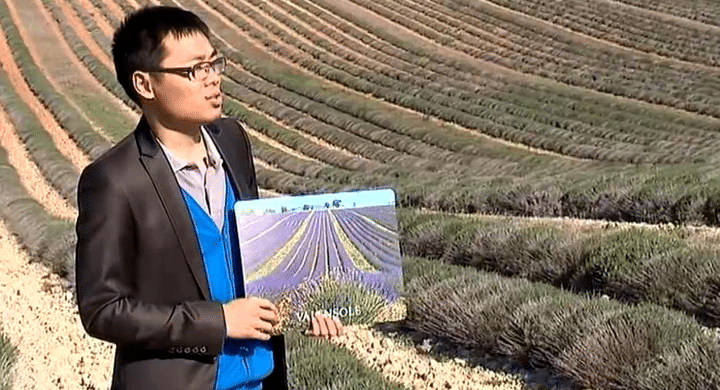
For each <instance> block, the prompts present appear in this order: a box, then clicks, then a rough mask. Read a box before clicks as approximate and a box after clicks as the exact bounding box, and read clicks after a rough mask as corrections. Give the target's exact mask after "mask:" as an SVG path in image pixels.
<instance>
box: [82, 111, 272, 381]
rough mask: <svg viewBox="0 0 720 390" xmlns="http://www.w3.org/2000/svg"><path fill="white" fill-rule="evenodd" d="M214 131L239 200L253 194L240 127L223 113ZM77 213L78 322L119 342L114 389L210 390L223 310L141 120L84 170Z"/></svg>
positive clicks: (249, 163) (252, 170)
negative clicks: (211, 290) (214, 297)
mask: <svg viewBox="0 0 720 390" xmlns="http://www.w3.org/2000/svg"><path fill="white" fill-rule="evenodd" d="M208 128H209V130H210V131H209V132H208V133H209V134H210V137H211V138H212V139H213V141H214V142H215V144H216V146H217V148H218V150H219V151H220V153H221V155H222V158H223V160H224V164H225V170H226V172H228V174H229V175H230V179H231V180H230V181H231V183H232V185H234V186H235V189H236V190H237V191H238V194H239V196H240V198H241V199H256V198H257V197H258V191H257V184H256V181H255V168H254V165H253V160H252V154H251V149H250V142H249V140H248V137H247V134H246V133H245V131H244V129H243V128H242V126H240V124H239V123H238V122H237V121H236V120H234V119H230V118H223V119H218V120H216V121H214V122H212V123H211V124H210V125H209V126H208ZM78 211H79V215H78V219H77V224H76V232H77V247H76V288H77V300H78V306H79V312H80V318H81V320H82V324H83V326H84V327H85V330H86V331H87V332H88V334H89V335H91V336H93V337H96V338H99V339H102V340H106V341H109V342H112V343H115V344H116V345H117V348H116V353H115V361H114V367H113V376H112V378H113V379H112V381H113V383H112V389H113V390H119V389H129V390H130V389H132V390H153V389H162V390H173V389H178V390H180V389H183V390H185V389H198V390H200V389H203V390H211V389H212V388H213V384H214V382H215V371H216V365H217V357H216V356H217V355H218V354H219V353H220V351H221V350H222V346H223V342H224V339H225V319H224V317H223V311H222V306H221V304H220V303H219V302H212V301H210V294H209V291H208V285H207V282H206V276H205V271H204V267H203V260H202V257H201V254H200V251H199V249H198V245H197V240H196V238H195V232H194V229H193V226H192V221H191V219H190V215H189V213H188V211H187V208H186V206H185V203H184V200H183V198H182V194H181V192H180V188H179V185H178V183H177V180H176V179H175V176H174V175H173V173H172V170H171V168H170V165H169V163H168V161H167V159H166V158H165V155H164V154H163V153H162V150H161V149H160V147H159V145H158V144H157V141H156V140H155V138H154V136H153V134H152V131H151V130H150V127H149V125H148V123H147V121H146V120H145V118H144V117H143V118H141V119H140V122H139V123H138V126H137V128H136V129H135V131H134V132H132V133H131V134H129V135H128V136H127V137H125V138H123V139H122V140H121V141H120V142H118V144H117V145H115V146H114V147H113V148H111V149H110V150H108V151H107V152H106V153H104V154H103V155H102V156H100V157H99V158H97V159H96V160H95V161H93V162H92V163H91V164H90V165H88V166H87V167H86V168H85V169H84V170H83V171H82V173H81V175H80V180H79V184H78ZM274 345H276V346H277V345H278V343H277V340H275V341H274ZM279 348H282V346H279V347H277V349H276V350H275V355H276V358H277V357H281V356H278V355H283V354H284V351H283V350H282V349H279ZM279 362H280V361H279V360H278V359H276V368H277V363H279ZM282 369H283V370H284V367H282ZM276 371H277V370H276ZM275 379H276V380H277V379H278V378H275ZM284 387H285V386H282V385H280V384H276V385H271V386H265V388H266V389H274V388H284Z"/></svg>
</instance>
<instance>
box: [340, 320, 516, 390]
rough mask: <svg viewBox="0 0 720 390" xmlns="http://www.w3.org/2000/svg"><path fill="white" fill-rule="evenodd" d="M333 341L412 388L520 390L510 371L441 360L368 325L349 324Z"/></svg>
mask: <svg viewBox="0 0 720 390" xmlns="http://www.w3.org/2000/svg"><path fill="white" fill-rule="evenodd" d="M331 342H332V343H334V344H337V345H340V346H342V347H344V348H346V349H348V350H349V351H350V352H351V353H352V354H353V355H354V356H355V357H356V358H358V359H360V361H362V362H363V363H364V364H365V365H367V366H368V367H370V368H372V369H374V370H377V371H378V372H380V373H381V374H382V375H383V376H384V377H385V379H386V380H389V381H393V382H399V383H402V384H404V385H405V386H408V387H410V388H412V389H417V390H435V389H448V390H450V389H457V390H460V389H462V390H510V389H513V390H520V389H521V388H522V385H521V381H519V380H518V379H515V378H513V377H512V376H509V375H507V374H503V373H497V372H494V371H490V370H486V369H482V368H473V367H470V366H469V365H467V364H466V362H465V361H463V360H461V359H457V360H453V361H449V362H442V363H441V362H438V361H437V360H436V359H434V358H433V357H431V356H429V355H426V354H423V353H420V352H418V350H417V348H415V347H413V346H408V345H405V343H402V342H398V341H396V340H393V338H391V337H387V336H384V335H382V333H380V332H378V331H374V330H370V329H368V328H367V327H361V326H347V327H345V334H344V335H342V336H339V337H337V338H333V339H331Z"/></svg>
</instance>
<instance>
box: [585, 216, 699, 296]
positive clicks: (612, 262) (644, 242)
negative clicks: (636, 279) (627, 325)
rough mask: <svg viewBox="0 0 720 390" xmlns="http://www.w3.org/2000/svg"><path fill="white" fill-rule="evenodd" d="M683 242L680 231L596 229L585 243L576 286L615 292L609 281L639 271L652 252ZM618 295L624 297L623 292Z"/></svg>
mask: <svg viewBox="0 0 720 390" xmlns="http://www.w3.org/2000/svg"><path fill="white" fill-rule="evenodd" d="M684 245H686V243H685V241H684V240H682V239H681V238H680V237H679V236H678V235H676V234H672V233H667V232H664V231H660V230H653V229H644V228H628V229H622V230H618V231H614V232H611V233H605V232H600V233H597V234H596V235H594V236H592V237H590V238H588V239H586V240H585V241H584V242H583V243H582V246H583V248H584V249H583V251H582V254H581V266H580V268H579V269H578V271H577V273H576V275H574V277H573V278H574V280H573V281H572V285H573V288H575V289H576V290H578V291H598V292H610V293H612V292H613V291H612V288H607V285H608V283H610V282H615V281H617V280H618V279H622V278H623V277H624V276H626V275H633V274H636V273H637V272H639V270H640V269H642V268H643V267H644V266H645V265H646V263H647V262H648V261H649V259H651V258H652V257H653V256H655V255H658V254H662V253H666V252H671V251H674V250H676V249H677V248H679V247H682V246H684ZM608 290H610V291H608ZM618 298H620V299H623V297H622V296H618Z"/></svg>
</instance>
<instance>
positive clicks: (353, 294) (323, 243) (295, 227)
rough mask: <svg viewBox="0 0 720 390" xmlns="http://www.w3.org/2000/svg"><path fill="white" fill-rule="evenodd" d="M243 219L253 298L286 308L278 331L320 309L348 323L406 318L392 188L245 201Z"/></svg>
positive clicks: (239, 214) (240, 205)
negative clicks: (256, 297)
mask: <svg viewBox="0 0 720 390" xmlns="http://www.w3.org/2000/svg"><path fill="white" fill-rule="evenodd" d="M235 216H236V219H237V227H238V235H239V242H240V253H241V258H242V269H243V277H244V281H245V293H246V295H248V296H258V297H263V298H266V299H269V300H270V301H272V302H274V303H275V304H276V305H277V306H278V309H280V311H281V317H282V321H281V326H280V327H279V328H278V329H277V332H278V333H282V332H283V331H284V330H285V329H287V328H289V327H302V328H306V327H307V324H308V322H309V320H310V316H312V314H313V313H315V312H317V311H320V312H322V313H324V314H326V315H327V316H331V317H338V318H340V320H341V321H342V322H343V324H346V325H347V324H371V323H375V322H385V321H397V320H400V319H402V318H403V317H404V305H403V302H402V299H401V297H400V295H401V293H402V291H403V282H402V267H401V260H400V247H399V241H398V226H397V217H396V214H395V194H394V192H393V191H392V190H389V189H384V190H371V191H354V192H341V193H334V194H323V195H305V196H288V197H278V198H266V199H254V200H245V201H239V202H237V203H236V204H235Z"/></svg>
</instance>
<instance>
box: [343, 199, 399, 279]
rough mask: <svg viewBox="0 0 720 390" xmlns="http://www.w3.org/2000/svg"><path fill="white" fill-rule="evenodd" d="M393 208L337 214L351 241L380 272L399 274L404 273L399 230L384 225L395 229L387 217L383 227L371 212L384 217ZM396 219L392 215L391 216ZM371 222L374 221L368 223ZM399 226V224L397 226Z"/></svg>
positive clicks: (386, 207)
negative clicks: (390, 226) (389, 227)
mask: <svg viewBox="0 0 720 390" xmlns="http://www.w3.org/2000/svg"><path fill="white" fill-rule="evenodd" d="M388 208H389V209H392V206H376V207H372V208H371V207H364V208H363V209H364V210H363V213H362V214H361V213H359V212H357V211H356V210H354V209H342V210H335V211H333V213H334V214H335V215H336V216H337V221H338V223H339V224H340V228H342V230H343V231H344V232H345V234H346V235H347V236H348V238H350V241H352V243H353V244H354V245H355V246H356V247H357V248H358V249H360V251H361V252H362V254H363V255H365V258H366V259H367V260H368V261H369V262H370V264H372V265H373V266H374V267H375V268H377V269H378V270H380V271H382V272H385V273H389V274H399V273H401V272H402V269H401V265H400V245H399V243H398V242H399V241H398V233H397V231H396V230H390V229H388V228H385V227H384V226H383V225H385V224H386V225H391V220H390V218H389V217H387V219H386V221H385V222H384V223H383V225H380V224H379V223H378V222H377V220H376V219H375V218H371V217H370V216H371V215H373V214H371V213H369V211H371V210H368V209H378V214H379V215H383V212H384V211H386V210H387V209H388ZM390 216H392V214H390ZM368 219H370V220H371V221H368ZM395 225H397V222H395Z"/></svg>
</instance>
